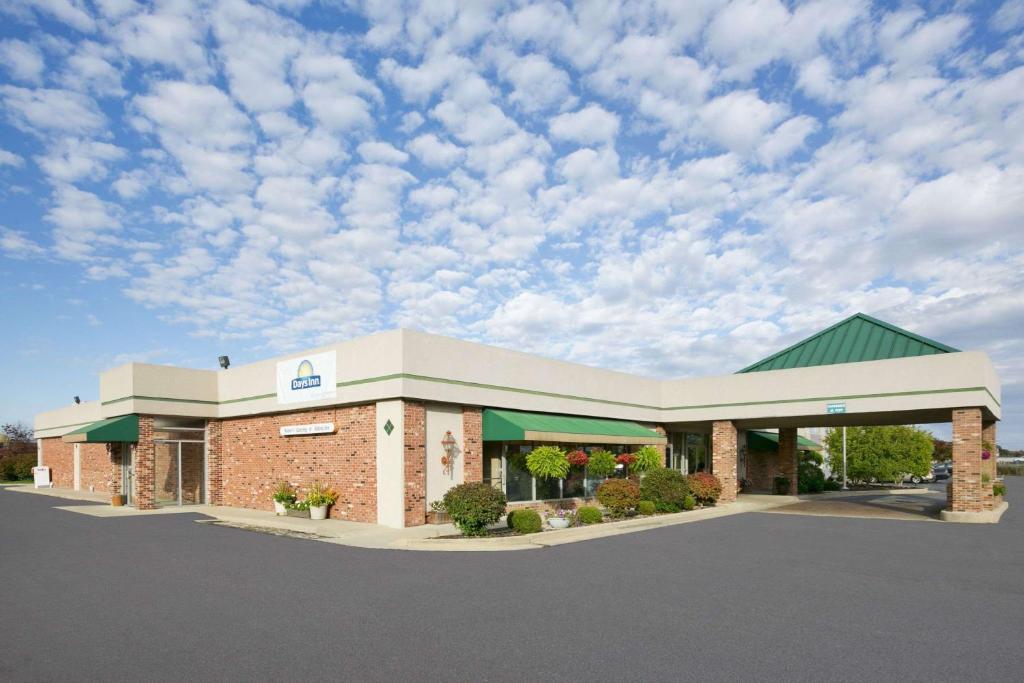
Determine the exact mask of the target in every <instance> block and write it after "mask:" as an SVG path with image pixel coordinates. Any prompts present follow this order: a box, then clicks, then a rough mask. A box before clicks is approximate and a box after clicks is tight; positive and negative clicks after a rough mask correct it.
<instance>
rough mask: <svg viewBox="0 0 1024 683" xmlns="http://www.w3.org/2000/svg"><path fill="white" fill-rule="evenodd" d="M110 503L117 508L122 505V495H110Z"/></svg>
mask: <svg viewBox="0 0 1024 683" xmlns="http://www.w3.org/2000/svg"><path fill="white" fill-rule="evenodd" d="M110 504H111V505H113V506H114V507H116V508H119V507H121V506H123V505H124V496H122V495H121V494H115V495H113V496H111V497H110Z"/></svg>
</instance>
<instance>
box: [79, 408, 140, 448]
mask: <svg viewBox="0 0 1024 683" xmlns="http://www.w3.org/2000/svg"><path fill="white" fill-rule="evenodd" d="M63 439H64V441H68V442H70V443H111V442H116V441H138V440H139V416H138V415H122V416H121V417H111V418H109V419H106V420H100V421H99V422H93V423H92V424H90V425H86V426H84V427H79V428H78V429H76V430H75V431H73V432H68V433H67V434H65V435H64V437H63Z"/></svg>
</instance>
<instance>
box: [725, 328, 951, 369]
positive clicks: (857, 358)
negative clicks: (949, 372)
mask: <svg viewBox="0 0 1024 683" xmlns="http://www.w3.org/2000/svg"><path fill="white" fill-rule="evenodd" d="M959 350H960V349H954V348H953V347H952V346H946V345H945V344H942V343H940V342H937V341H935V340H934V339H928V338H927V337H922V336H921V335H919V334H914V333H913V332H908V331H907V330H904V329H901V328H899V327H896V326H895V325H890V324H889V323H887V322H885V321H883V320H878V319H877V318H872V317H871V316H869V315H865V314H864V313H855V314H854V315H851V316H850V317H849V318H847V319H845V320H841V321H840V322H838V323H836V324H835V325H832V326H831V327H828V328H826V329H824V330H822V331H821V332H818V333H817V334H813V335H811V336H810V337H808V338H807V339H804V340H803V341H799V342H797V343H796V344H793V345H792V346H789V347H787V348H785V349H783V350H781V351H779V352H778V353H774V354H772V355H771V356H768V357H767V358H764V359H762V360H759V361H758V362H756V363H754V364H753V365H748V366H747V367H745V368H743V369H742V370H740V371H739V372H741V373H742V372H763V371H766V370H789V369H791V368H810V367H817V366H821V365H839V364H841V363H860V362H863V361H871V360H889V359H892V358H910V357H913V356H931V355H934V354H938V353H956V352H958V351H959Z"/></svg>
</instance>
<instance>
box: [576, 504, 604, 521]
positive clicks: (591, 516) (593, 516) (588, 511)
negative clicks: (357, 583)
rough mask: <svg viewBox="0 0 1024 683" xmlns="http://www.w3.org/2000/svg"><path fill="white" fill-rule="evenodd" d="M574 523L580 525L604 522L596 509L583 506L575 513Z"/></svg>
mask: <svg viewBox="0 0 1024 683" xmlns="http://www.w3.org/2000/svg"><path fill="white" fill-rule="evenodd" d="M576 521H577V522H579V523H580V524H600V523H601V522H603V521H604V515H602V514H601V511H600V510H598V509H597V508H595V507H591V506H589V505H584V506H583V507H581V508H580V509H579V510H577V511H576Z"/></svg>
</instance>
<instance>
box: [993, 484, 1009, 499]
mask: <svg viewBox="0 0 1024 683" xmlns="http://www.w3.org/2000/svg"><path fill="white" fill-rule="evenodd" d="M992 495H993V496H1005V495H1006V484H1000V483H998V482H997V483H995V484H992Z"/></svg>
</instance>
